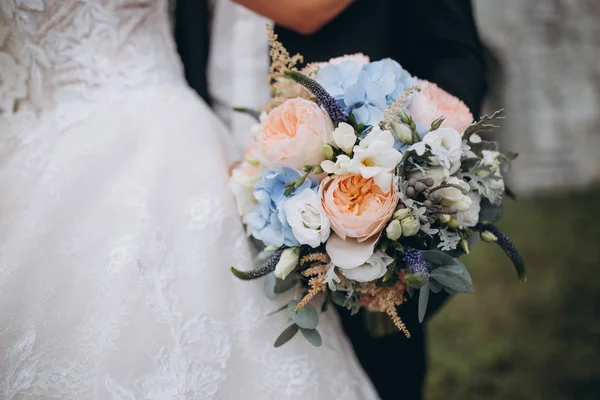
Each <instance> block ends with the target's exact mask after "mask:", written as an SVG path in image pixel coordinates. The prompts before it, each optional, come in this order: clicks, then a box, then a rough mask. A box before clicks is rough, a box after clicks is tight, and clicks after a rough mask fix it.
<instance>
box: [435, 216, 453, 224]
mask: <svg viewBox="0 0 600 400" xmlns="http://www.w3.org/2000/svg"><path fill="white" fill-rule="evenodd" d="M451 218H452V217H450V216H449V215H448V214H439V215H438V221H440V222H441V223H442V224H447V223H448V221H450V219H451Z"/></svg>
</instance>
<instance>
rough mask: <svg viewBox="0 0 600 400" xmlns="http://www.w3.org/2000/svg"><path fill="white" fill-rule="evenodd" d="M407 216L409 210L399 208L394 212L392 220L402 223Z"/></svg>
mask: <svg viewBox="0 0 600 400" xmlns="http://www.w3.org/2000/svg"><path fill="white" fill-rule="evenodd" d="M409 215H410V209H408V208H401V209H399V210H396V212H395V213H394V219H397V220H398V221H402V220H403V219H404V218H406V217H408V216H409Z"/></svg>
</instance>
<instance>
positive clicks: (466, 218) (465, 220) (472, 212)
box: [456, 192, 481, 228]
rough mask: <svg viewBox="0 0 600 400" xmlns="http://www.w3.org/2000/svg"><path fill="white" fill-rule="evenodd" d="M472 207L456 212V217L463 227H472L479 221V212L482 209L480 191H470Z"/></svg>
mask: <svg viewBox="0 0 600 400" xmlns="http://www.w3.org/2000/svg"><path fill="white" fill-rule="evenodd" d="M469 197H470V198H471V207H470V208H469V209H468V210H466V211H461V212H459V213H458V214H456V219H457V220H458V222H459V223H460V225H461V226H463V227H467V228H469V227H472V226H475V225H477V223H478V222H479V212H480V211H481V196H480V195H479V193H476V192H470V193H469Z"/></svg>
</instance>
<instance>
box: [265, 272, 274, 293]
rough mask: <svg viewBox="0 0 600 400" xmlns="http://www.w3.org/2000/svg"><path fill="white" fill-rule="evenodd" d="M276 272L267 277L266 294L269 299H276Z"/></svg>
mask: <svg viewBox="0 0 600 400" xmlns="http://www.w3.org/2000/svg"><path fill="white" fill-rule="evenodd" d="M276 279H277V278H275V274H274V273H270V274H269V275H267V277H266V278H265V294H266V295H267V297H268V298H269V299H274V298H275V297H277V293H275V283H276Z"/></svg>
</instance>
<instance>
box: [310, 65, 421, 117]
mask: <svg viewBox="0 0 600 400" xmlns="http://www.w3.org/2000/svg"><path fill="white" fill-rule="evenodd" d="M316 80H317V82H319V83H320V84H321V85H322V86H323V87H324V88H325V90H327V92H328V93H329V94H330V95H332V96H333V97H334V98H335V99H336V100H337V101H339V102H340V105H341V106H342V107H344V110H345V111H346V112H347V113H352V114H353V115H354V117H355V119H356V121H357V122H359V123H364V124H365V125H375V124H377V123H379V122H380V121H381V118H382V117H383V110H384V109H385V108H386V107H387V106H388V105H390V104H392V103H393V102H395V101H396V100H397V99H398V98H399V97H400V96H402V94H403V93H404V92H405V91H406V89H408V88H409V87H411V86H413V85H415V84H416V83H417V80H416V79H415V78H414V77H412V76H411V75H410V74H409V73H408V72H407V71H406V70H404V69H403V68H402V67H401V66H400V64H398V63H397V62H396V61H393V60H391V59H383V60H381V61H375V62H372V63H369V64H366V65H363V66H362V67H361V66H360V65H358V64H357V63H355V62H352V61H345V62H343V63H341V64H339V65H327V66H325V67H323V68H322V69H321V70H319V72H318V74H317V77H316Z"/></svg>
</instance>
